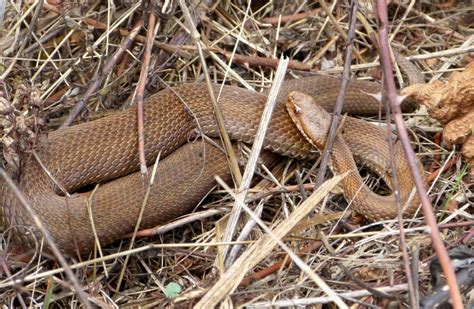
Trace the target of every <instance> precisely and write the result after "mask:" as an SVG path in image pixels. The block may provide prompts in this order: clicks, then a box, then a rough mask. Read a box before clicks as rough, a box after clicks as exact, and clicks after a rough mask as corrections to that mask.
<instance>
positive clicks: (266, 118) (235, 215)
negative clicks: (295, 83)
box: [222, 58, 288, 267]
mask: <svg viewBox="0 0 474 309" xmlns="http://www.w3.org/2000/svg"><path fill="white" fill-rule="evenodd" d="M287 67H288V58H286V59H282V60H281V61H280V64H279V65H278V68H277V71H276V73H275V80H274V81H273V85H272V87H271V89H270V92H269V95H268V98H267V102H266V103H265V107H264V109H263V112H262V116H261V117H262V118H261V120H260V124H259V125H258V129H257V133H256V135H255V140H254V141H253V145H252V150H251V152H250V157H249V160H248V162H247V165H246V166H245V171H244V176H243V181H242V183H241V184H240V186H239V189H238V191H237V197H236V199H235V204H234V207H233V208H232V212H231V214H230V217H229V221H228V222H227V226H226V229H225V233H224V237H223V241H229V240H231V239H232V237H233V235H234V233H235V229H236V227H237V223H238V221H239V218H240V214H241V212H242V209H243V208H244V204H245V199H246V197H247V190H248V188H249V187H250V183H251V181H252V177H253V174H254V172H255V169H256V166H257V161H258V156H259V154H260V151H261V150H262V148H263V141H264V139H265V134H266V132H267V129H268V126H269V124H270V120H271V116H272V113H273V109H274V107H275V104H276V102H277V97H278V93H279V92H280V87H281V84H282V83H283V80H284V79H285V73H286V69H287ZM228 249H229V247H227V246H226V247H224V248H222V255H223V259H224V260H225V265H226V267H228V266H229V265H231V264H232V262H233V261H234V259H235V258H236V256H235V254H237V252H235V251H233V252H232V253H233V255H229V257H228V258H227V259H226V255H227V252H228Z"/></svg>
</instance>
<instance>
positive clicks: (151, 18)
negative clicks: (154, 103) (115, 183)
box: [136, 9, 156, 177]
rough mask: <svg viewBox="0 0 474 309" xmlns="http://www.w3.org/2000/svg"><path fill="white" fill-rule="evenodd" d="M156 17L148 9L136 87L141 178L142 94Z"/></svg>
mask: <svg viewBox="0 0 474 309" xmlns="http://www.w3.org/2000/svg"><path fill="white" fill-rule="evenodd" d="M155 21H156V17H155V14H154V13H153V9H150V16H149V17H148V33H147V38H146V44H145V53H144V55H143V63H142V69H141V72H140V79H139V80H138V85H137V96H136V103H137V122H138V127H137V131H138V132H137V133H138V155H139V158H140V173H141V174H142V177H146V175H147V168H146V158H145V128H144V124H143V123H144V118H145V116H144V112H143V94H144V92H145V85H146V80H147V77H148V69H149V66H150V58H151V50H152V48H153V36H154V33H155Z"/></svg>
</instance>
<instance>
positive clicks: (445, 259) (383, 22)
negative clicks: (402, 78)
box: [377, 0, 464, 308]
mask: <svg viewBox="0 0 474 309" xmlns="http://www.w3.org/2000/svg"><path fill="white" fill-rule="evenodd" d="M377 17H378V20H379V23H380V24H379V29H378V30H379V37H380V50H381V52H380V57H381V62H382V66H383V67H384V72H385V74H384V76H385V85H386V87H387V91H388V98H389V100H390V105H391V110H392V113H393V118H394V120H395V124H396V126H397V131H398V136H399V138H400V140H401V142H402V145H403V149H404V151H405V154H406V156H407V160H408V164H409V166H410V172H411V175H412V177H413V181H414V183H415V186H416V189H417V192H418V195H419V197H420V200H421V205H422V209H423V213H424V215H425V220H426V223H427V224H428V226H429V227H430V229H431V233H430V235H431V240H432V243H433V248H434V250H435V251H436V253H437V255H438V258H439V260H440V264H441V267H442V269H443V272H444V274H445V276H446V281H447V282H448V285H449V290H450V294H451V300H452V303H453V307H454V308H463V307H464V306H463V304H462V297H461V293H460V291H459V286H458V284H457V282H456V276H455V273H454V269H453V267H452V265H451V262H450V259H449V256H448V252H447V251H446V248H445V247H444V244H443V240H442V238H441V235H440V233H439V229H438V226H437V225H436V218H435V216H434V215H433V211H432V205H431V202H430V200H429V199H428V195H427V194H426V190H425V186H424V182H423V179H422V177H421V175H420V172H419V169H418V163H417V162H416V157H415V153H414V151H413V149H412V148H411V145H410V139H409V137H408V133H407V130H406V128H405V123H404V121H403V117H402V113H401V109H400V105H399V104H398V103H397V91H396V87H395V81H394V78H393V73H392V64H391V62H390V57H388V55H389V54H390V52H389V46H388V17H387V4H386V2H385V1H384V0H377Z"/></svg>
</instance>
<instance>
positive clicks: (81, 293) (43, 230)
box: [0, 167, 92, 308]
mask: <svg viewBox="0 0 474 309" xmlns="http://www.w3.org/2000/svg"><path fill="white" fill-rule="evenodd" d="M0 177H3V179H4V180H5V182H6V184H7V186H8V187H10V190H11V191H12V193H13V194H14V195H15V197H16V198H17V199H18V201H19V202H20V204H21V205H22V206H23V208H24V209H25V210H26V211H27V212H28V215H29V216H30V218H31V219H33V221H34V223H35V225H36V227H37V228H38V230H40V232H41V234H43V237H44V239H45V240H46V242H47V243H48V245H49V248H50V249H51V251H52V252H53V254H54V256H55V257H56V259H58V262H59V264H61V266H62V267H63V268H64V271H65V273H66V275H67V276H68V278H69V281H70V282H71V284H72V285H73V287H74V289H75V290H76V293H77V297H78V298H79V300H80V301H81V302H82V304H83V305H84V307H86V308H92V307H91V305H90V304H89V301H88V300H87V297H86V294H85V293H84V291H83V290H82V288H81V286H80V285H79V281H78V280H77V278H76V277H75V276H74V274H73V272H72V270H71V268H70V267H69V265H68V264H67V262H66V259H65V258H64V256H63V255H62V254H61V252H60V251H59V249H58V246H56V244H55V243H54V241H53V238H52V237H51V235H50V234H49V232H48V230H47V229H46V227H45V226H44V225H43V222H41V220H40V219H39V217H38V216H37V215H36V212H35V210H34V209H33V207H31V205H30V204H29V202H28V200H27V199H26V197H25V196H24V195H23V193H22V192H21V191H20V189H19V188H18V187H17V186H16V184H15V183H14V182H13V180H12V179H11V178H10V176H8V174H7V173H6V172H5V171H4V170H3V168H1V167H0Z"/></svg>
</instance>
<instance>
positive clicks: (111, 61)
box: [60, 21, 142, 128]
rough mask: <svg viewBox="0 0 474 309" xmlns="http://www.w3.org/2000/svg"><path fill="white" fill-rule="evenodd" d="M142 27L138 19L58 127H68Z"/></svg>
mask: <svg viewBox="0 0 474 309" xmlns="http://www.w3.org/2000/svg"><path fill="white" fill-rule="evenodd" d="M141 27H142V21H139V22H138V23H137V25H136V26H135V27H133V29H132V31H131V32H130V35H129V36H128V37H127V38H126V39H125V41H124V42H123V43H122V44H121V45H120V48H119V49H118V50H117V51H116V52H115V54H114V55H113V56H112V57H110V58H109V60H108V61H107V62H106V63H105V65H104V69H103V71H102V74H100V75H99V77H98V78H97V79H96V80H95V81H94V82H93V83H92V84H91V85H90V86H89V88H88V89H87V91H86V93H85V94H84V95H83V96H82V98H81V99H80V100H79V101H78V102H77V103H76V105H75V106H74V108H73V109H72V110H71V111H70V112H69V115H68V116H67V118H66V120H64V122H63V123H62V124H61V126H60V128H65V127H68V126H70V125H71V124H72V122H73V121H74V119H75V118H76V116H77V115H79V113H80V112H81V111H82V109H83V108H84V107H85V105H86V103H87V101H88V100H89V98H90V97H91V96H92V95H93V94H94V93H95V92H96V90H97V89H98V88H99V86H100V85H101V84H102V82H103V80H104V79H105V77H106V76H107V75H108V74H109V73H110V72H111V71H112V69H113V68H114V67H115V64H116V63H117V61H118V60H119V59H120V57H121V56H122V54H123V53H124V52H125V50H127V48H128V47H129V46H130V44H131V43H132V42H133V38H134V37H135V36H136V35H137V34H138V32H139V31H140V29H141Z"/></svg>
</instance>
